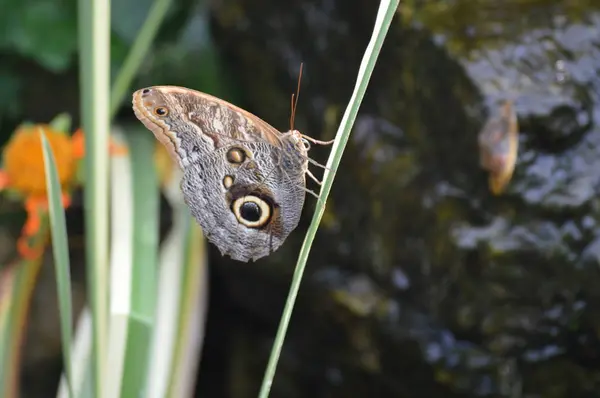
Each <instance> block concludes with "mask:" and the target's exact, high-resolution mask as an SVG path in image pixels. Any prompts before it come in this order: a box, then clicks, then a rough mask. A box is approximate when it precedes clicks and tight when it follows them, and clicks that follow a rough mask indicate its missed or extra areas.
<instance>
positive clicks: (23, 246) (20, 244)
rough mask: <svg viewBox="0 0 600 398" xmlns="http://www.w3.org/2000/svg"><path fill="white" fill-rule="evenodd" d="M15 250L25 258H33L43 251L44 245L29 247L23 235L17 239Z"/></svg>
mask: <svg viewBox="0 0 600 398" xmlns="http://www.w3.org/2000/svg"><path fill="white" fill-rule="evenodd" d="M17 251H18V252H19V254H20V255H21V257H22V258H24V259H25V260H35V259H36V258H39V257H40V256H41V255H42V254H43V253H44V246H41V247H39V248H34V247H31V246H29V243H28V241H27V238H26V237H25V236H21V237H20V238H19V240H17Z"/></svg>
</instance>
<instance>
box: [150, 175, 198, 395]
mask: <svg viewBox="0 0 600 398" xmlns="http://www.w3.org/2000/svg"><path fill="white" fill-rule="evenodd" d="M180 180H181V172H180V171H179V170H178V169H176V170H174V175H173V176H172V177H171V178H170V181H169V183H168V186H167V187H166V189H165V190H164V192H165V196H166V198H167V200H168V201H169V203H170V204H171V206H172V208H173V228H172V230H171V232H170V233H169V235H168V236H167V237H166V239H165V241H164V243H163V245H162V250H161V260H160V262H161V265H160V278H159V283H160V286H159V296H158V297H159V302H158V305H157V314H156V330H155V334H154V336H153V348H152V359H151V361H150V364H151V368H150V374H149V377H148V384H147V387H146V391H147V392H148V395H147V397H148V398H163V397H186V396H190V391H188V390H187V386H188V385H189V384H192V387H193V384H194V382H195V376H196V372H195V370H196V366H197V364H198V358H199V356H200V352H201V345H202V344H201V343H202V339H203V336H204V320H205V316H206V301H207V296H206V295H207V284H206V273H207V267H208V265H207V263H206V258H205V256H204V255H203V254H204V253H205V245H204V240H203V237H202V232H201V231H200V232H199V233H195V232H196V231H197V229H199V227H197V224H196V223H195V222H193V221H192V220H191V219H190V215H189V209H188V207H187V206H186V205H185V203H184V201H183V195H182V193H181V189H180V188H179V181H180ZM195 227H196V228H195ZM190 239H193V242H194V244H193V245H190V244H189V243H190ZM190 328H192V329H193V332H191V333H190V330H189V329H190ZM182 348H183V349H182ZM190 374H191V379H192V382H191V383H189V382H188V380H189V379H190V377H189V375H190ZM173 385H177V386H183V387H181V388H179V389H178V392H177V393H173V391H172V390H173V388H172V386H173ZM181 389H183V390H185V391H183V392H182V391H181Z"/></svg>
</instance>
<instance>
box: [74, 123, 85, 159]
mask: <svg viewBox="0 0 600 398" xmlns="http://www.w3.org/2000/svg"><path fill="white" fill-rule="evenodd" d="M71 145H72V146H73V156H74V157H75V159H83V157H84V156H85V137H84V136H83V130H82V129H77V131H75V133H73V135H72V136H71Z"/></svg>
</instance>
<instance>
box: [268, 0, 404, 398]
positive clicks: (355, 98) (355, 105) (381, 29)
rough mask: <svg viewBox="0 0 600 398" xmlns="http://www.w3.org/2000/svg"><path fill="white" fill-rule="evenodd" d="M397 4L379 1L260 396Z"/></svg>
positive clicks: (276, 358) (270, 375) (271, 372)
mask: <svg viewBox="0 0 600 398" xmlns="http://www.w3.org/2000/svg"><path fill="white" fill-rule="evenodd" d="M399 3H400V0H381V2H380V5H379V12H378V13H377V21H376V23H375V28H374V30H373V35H372V37H371V40H370V42H369V44H368V46H367V49H366V51H365V54H364V56H363V60H362V62H361V65H360V69H359V72H358V78H357V83H356V86H355V88H354V92H353V93H352V97H351V98H350V102H349V104H348V107H347V108H346V111H345V113H344V117H343V118H342V122H341V123H340V127H339V129H338V131H337V134H336V137H335V142H334V144H333V147H332V149H331V151H332V153H331V155H330V156H329V159H328V161H327V170H325V174H324V177H323V185H322V188H321V193H320V195H319V200H318V202H317V209H316V211H315V213H314V215H313V218H312V221H311V224H310V226H309V228H308V232H307V233H306V237H305V238H304V243H303V244H302V248H301V249H300V254H299V256H298V262H297V264H296V269H295V271H294V276H293V279H292V284H291V287H290V291H289V294H288V298H287V300H286V303H285V307H284V310H283V315H282V317H281V321H280V323H279V328H278V329H277V335H276V336H275V342H274V343H273V348H272V350H271V355H270V357H269V363H268V365H267V369H266V371H265V376H264V378H263V382H262V385H261V389H260V393H259V398H267V397H268V396H269V392H270V390H271V386H272V384H273V377H274V376H275V370H276V368H277V363H278V361H279V356H280V354H281V348H282V346H283V342H284V340H285V335H286V332H287V328H288V325H289V322H290V318H291V316H292V311H293V309H294V304H295V302H296V296H297V295H298V290H299V288H300V282H301V281H302V275H303V273H304V269H305V267H306V261H307V260H308V255H309V253H310V249H311V246H312V242H313V241H314V238H315V235H316V233H317V230H318V228H319V223H320V222H321V218H322V217H323V213H324V212H325V203H326V201H327V197H328V196H329V192H330V191H331V186H332V185H333V180H334V178H335V173H336V170H337V168H338V166H339V164H340V161H341V159H342V155H343V152H344V148H345V147H346V144H347V143H348V138H349V137H350V132H351V130H352V125H353V124H354V121H355V120H356V115H357V114H358V109H359V107H360V103H361V102H362V99H363V97H364V95H365V91H366V89H367V85H368V84H369V80H370V78H371V74H372V73H373V69H374V67H375V62H376V61H377V57H378V56H379V52H380V51H381V47H382V46H383V42H384V39H385V36H386V34H387V31H388V29H389V27H390V24H391V22H392V19H393V18H394V15H395V14H396V10H397V8H398V5H399Z"/></svg>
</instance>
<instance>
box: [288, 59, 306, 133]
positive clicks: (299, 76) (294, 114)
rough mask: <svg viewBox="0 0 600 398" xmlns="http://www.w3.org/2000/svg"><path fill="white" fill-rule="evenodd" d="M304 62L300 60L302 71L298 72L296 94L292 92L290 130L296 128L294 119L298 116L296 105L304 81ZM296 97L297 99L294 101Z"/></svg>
mask: <svg viewBox="0 0 600 398" xmlns="http://www.w3.org/2000/svg"><path fill="white" fill-rule="evenodd" d="M303 65H304V64H303V63H302V62H300V73H299V74H298V87H297V88H296V95H295V96H294V94H292V115H291V116H290V130H292V131H293V130H294V120H295V118H296V107H297V106H298V97H299V96H300V82H301V81H302V66H303ZM294 98H295V99H296V101H294Z"/></svg>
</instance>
